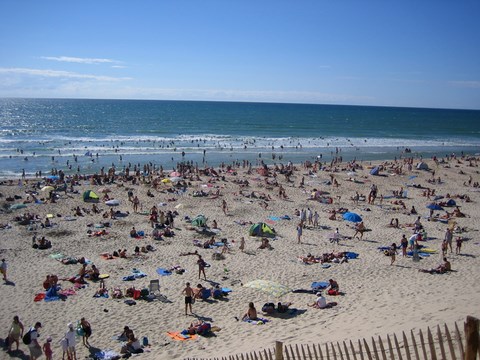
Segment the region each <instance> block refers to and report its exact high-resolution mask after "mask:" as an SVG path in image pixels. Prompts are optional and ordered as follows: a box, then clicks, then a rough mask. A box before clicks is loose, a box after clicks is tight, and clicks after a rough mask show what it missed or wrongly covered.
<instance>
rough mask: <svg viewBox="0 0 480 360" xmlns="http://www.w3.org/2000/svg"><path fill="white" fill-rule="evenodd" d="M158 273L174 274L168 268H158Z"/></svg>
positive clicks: (163, 274) (162, 274)
mask: <svg viewBox="0 0 480 360" xmlns="http://www.w3.org/2000/svg"><path fill="white" fill-rule="evenodd" d="M157 274H158V275H161V276H168V275H172V272H171V271H170V270H168V269H164V268H158V269H157Z"/></svg>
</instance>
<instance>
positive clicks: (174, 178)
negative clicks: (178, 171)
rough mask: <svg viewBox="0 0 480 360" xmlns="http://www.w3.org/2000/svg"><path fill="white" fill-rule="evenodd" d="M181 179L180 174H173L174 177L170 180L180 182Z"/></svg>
mask: <svg viewBox="0 0 480 360" xmlns="http://www.w3.org/2000/svg"><path fill="white" fill-rule="evenodd" d="M181 180H182V178H181V177H180V176H172V177H171V178H170V181H171V182H179V181H181Z"/></svg>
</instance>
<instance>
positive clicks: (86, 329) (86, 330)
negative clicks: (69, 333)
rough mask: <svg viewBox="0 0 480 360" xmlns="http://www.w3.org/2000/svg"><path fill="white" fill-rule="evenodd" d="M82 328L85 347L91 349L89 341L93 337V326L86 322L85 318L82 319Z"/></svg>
mask: <svg viewBox="0 0 480 360" xmlns="http://www.w3.org/2000/svg"><path fill="white" fill-rule="evenodd" d="M80 326H81V327H82V330H83V336H82V341H83V345H85V346H87V347H90V344H89V343H88V339H89V338H90V336H91V335H92V326H91V325H90V323H89V322H88V321H87V320H85V318H84V317H82V318H81V319H80Z"/></svg>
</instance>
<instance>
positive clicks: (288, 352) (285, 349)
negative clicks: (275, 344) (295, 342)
mask: <svg viewBox="0 0 480 360" xmlns="http://www.w3.org/2000/svg"><path fill="white" fill-rule="evenodd" d="M283 353H284V354H285V358H286V359H287V360H290V359H291V360H293V356H290V349H289V348H288V346H287V345H285V346H284V347H283ZM292 355H293V354H292Z"/></svg>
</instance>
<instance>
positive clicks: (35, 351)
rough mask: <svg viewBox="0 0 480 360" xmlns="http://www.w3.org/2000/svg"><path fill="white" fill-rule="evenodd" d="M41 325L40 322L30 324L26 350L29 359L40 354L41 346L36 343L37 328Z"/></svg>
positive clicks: (33, 359)
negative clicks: (28, 341)
mask: <svg viewBox="0 0 480 360" xmlns="http://www.w3.org/2000/svg"><path fill="white" fill-rule="evenodd" d="M41 327H42V323H40V322H38V321H37V322H36V323H35V326H32V327H31V328H30V330H28V332H29V333H30V343H29V344H28V350H29V351H30V360H36V359H38V358H39V357H40V356H42V354H43V352H42V347H41V346H40V344H39V343H38V337H39V334H38V329H40V328H41Z"/></svg>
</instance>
